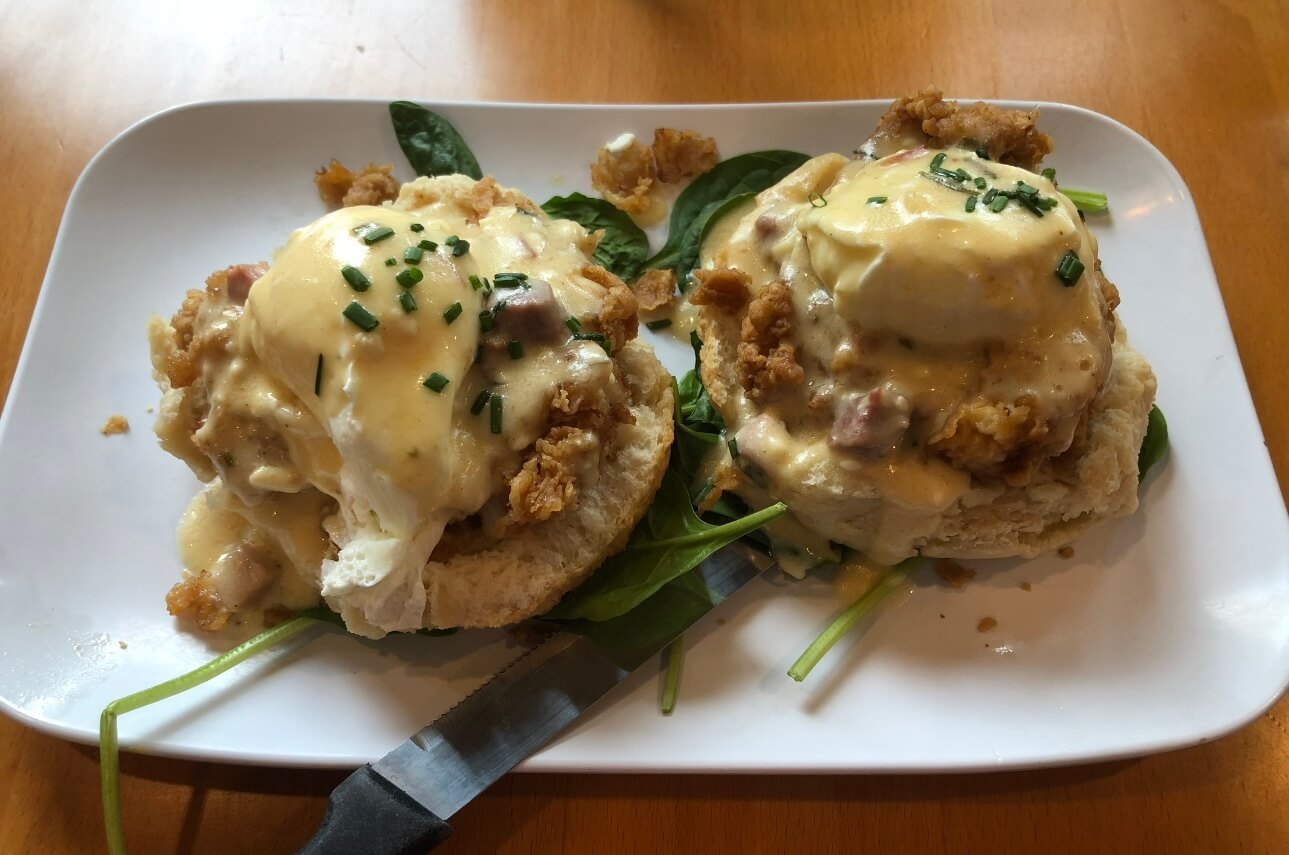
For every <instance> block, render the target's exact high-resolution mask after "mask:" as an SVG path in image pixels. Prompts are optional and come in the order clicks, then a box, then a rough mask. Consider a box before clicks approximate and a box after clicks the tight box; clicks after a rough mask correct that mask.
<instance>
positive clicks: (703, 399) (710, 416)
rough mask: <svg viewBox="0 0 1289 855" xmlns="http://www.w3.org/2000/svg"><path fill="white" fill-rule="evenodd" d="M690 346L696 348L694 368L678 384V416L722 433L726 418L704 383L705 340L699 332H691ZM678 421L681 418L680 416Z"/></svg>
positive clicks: (692, 424)
mask: <svg viewBox="0 0 1289 855" xmlns="http://www.w3.org/2000/svg"><path fill="white" fill-rule="evenodd" d="M689 346H690V347H692V348H693V349H694V368H693V370H692V371H687V372H685V376H684V377H682V378H681V379H680V382H679V384H678V392H677V394H678V395H679V397H678V398H677V399H676V406H677V413H678V416H682V417H683V423H684V424H685V425H686V426H688V427H691V428H693V429H695V430H699V431H704V432H706V433H722V432H724V430H725V419H723V418H721V414H720V413H719V412H718V411H717V409H716V407H714V406H712V399H711V398H709V397H708V396H707V387H706V386H704V385H703V379H702V375H701V374H700V373H699V369H700V367H701V365H702V363H701V362H700V360H699V355H700V354H701V353H702V351H703V340H702V339H701V338H699V337H698V333H696V332H692V331H691V332H690V333H689ZM678 421H680V419H679V418H678Z"/></svg>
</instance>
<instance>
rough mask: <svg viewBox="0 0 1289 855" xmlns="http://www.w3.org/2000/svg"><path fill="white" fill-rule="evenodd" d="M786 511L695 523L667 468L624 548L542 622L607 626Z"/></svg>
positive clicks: (776, 507) (675, 476)
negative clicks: (574, 621)
mask: <svg viewBox="0 0 1289 855" xmlns="http://www.w3.org/2000/svg"><path fill="white" fill-rule="evenodd" d="M786 510H787V508H786V507H785V506H784V505H783V504H776V505H771V506H770V507H768V508H765V509H764V510H760V511H757V512H756V513H753V514H749V515H747V516H745V517H743V518H742V519H740V520H737V521H735V522H731V523H726V524H725V525H721V526H713V525H709V524H707V523H705V522H703V521H702V520H700V519H699V518H698V515H697V514H695V513H694V508H693V506H692V505H691V504H690V502H689V491H688V490H686V489H685V484H684V482H682V481H681V479H680V476H679V475H678V474H677V473H676V472H675V471H673V470H671V469H668V470H667V473H666V474H665V475H664V476H663V479H662V488H661V489H660V490H659V491H658V495H656V496H655V497H654V500H653V504H652V505H650V506H649V512H648V513H647V514H646V515H645V518H644V519H643V520H642V521H641V522H640V524H639V525H637V526H636V528H635V531H633V532H632V533H631V539H630V540H629V541H628V542H627V548H626V549H624V550H623V551H622V552H619V553H618V554H617V555H613V556H610V557H609V558H608V559H607V560H606V561H605V562H604V563H603V564H602V565H600V569H598V570H596V571H595V574H594V575H593V576H591V578H590V579H589V580H587V581H586V582H585V583H583V584H582V585H581V586H580V587H579V588H577V589H575V590H574V591H572V592H571V593H569V594H568V595H567V596H565V597H564V599H563V600H561V601H560V602H559V604H558V605H556V606H555V608H554V609H552V610H551V611H550V612H549V613H548V614H547V615H546V617H548V618H552V619H556V620H572V619H577V618H581V619H584V620H589V621H606V620H610V619H612V618H615V617H618V616H619V615H623V614H626V613H627V612H629V611H631V610H632V609H634V608H635V607H637V606H639V605H640V604H641V603H644V602H646V601H648V600H650V599H651V597H652V596H653V594H655V593H657V592H658V591H659V590H660V589H662V588H663V586H665V585H666V584H667V583H668V582H671V581H673V580H674V579H677V578H678V577H680V576H683V575H684V574H686V573H688V572H689V571H691V570H692V569H694V568H695V567H697V566H698V565H699V564H701V563H702V562H703V561H704V560H705V559H706V558H707V557H708V556H710V555H711V554H712V553H714V552H716V550H718V549H720V548H721V547H722V546H725V545H726V544H729V543H732V542H733V541H735V540H737V539H738V538H740V537H742V536H743V535H745V534H747V533H748V532H751V531H755V530H756V529H758V528H760V527H761V526H762V525H764V524H765V523H767V522H769V521H770V520H772V519H774V518H776V517H778V516H780V515H781V514H783V513H784V511H786Z"/></svg>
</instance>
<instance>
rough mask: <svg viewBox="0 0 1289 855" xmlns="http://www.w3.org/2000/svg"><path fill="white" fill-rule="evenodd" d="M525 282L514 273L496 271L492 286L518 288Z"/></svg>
mask: <svg viewBox="0 0 1289 855" xmlns="http://www.w3.org/2000/svg"><path fill="white" fill-rule="evenodd" d="M523 284H524V280H522V279H520V278H519V277H517V276H515V274H513V273H494V274H493V276H492V287H494V288H518V287H520V286H521V285H523Z"/></svg>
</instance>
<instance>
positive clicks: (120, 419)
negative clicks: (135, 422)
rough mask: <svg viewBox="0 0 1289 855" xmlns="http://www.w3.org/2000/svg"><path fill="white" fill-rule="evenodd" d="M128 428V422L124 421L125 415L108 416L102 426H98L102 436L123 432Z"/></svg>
mask: <svg viewBox="0 0 1289 855" xmlns="http://www.w3.org/2000/svg"><path fill="white" fill-rule="evenodd" d="M129 429H130V423H129V422H128V421H126V419H125V416H121V415H116V416H108V417H107V421H105V422H103V427H101V428H99V433H101V434H103V436H112V435H113V434H118V433H125V432H126V431H128V430H129Z"/></svg>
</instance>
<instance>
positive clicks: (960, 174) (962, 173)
mask: <svg viewBox="0 0 1289 855" xmlns="http://www.w3.org/2000/svg"><path fill="white" fill-rule="evenodd" d="M953 174H954V175H955V176H957V178H958V180H959V181H966V180H967V179H968V178H970V177H971V174H970V173H968V172H967V170H965V169H962V168H961V167H959V168H958V169H955V170H954V171H953Z"/></svg>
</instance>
